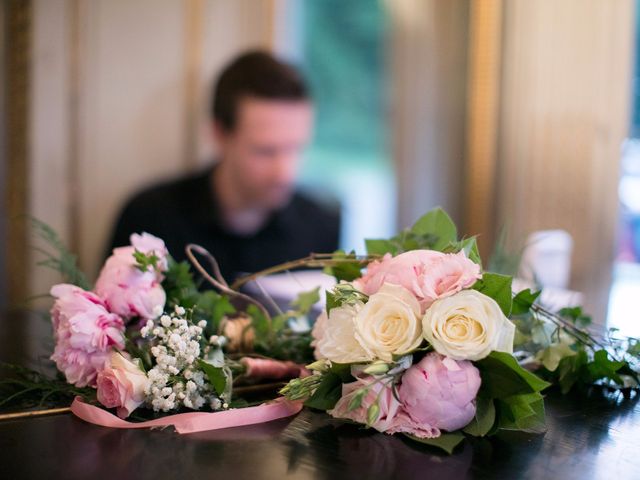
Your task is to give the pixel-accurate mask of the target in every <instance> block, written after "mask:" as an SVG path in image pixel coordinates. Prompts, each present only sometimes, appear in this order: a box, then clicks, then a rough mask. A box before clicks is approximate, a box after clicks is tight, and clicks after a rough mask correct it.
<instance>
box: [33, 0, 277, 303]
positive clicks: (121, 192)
mask: <svg viewBox="0 0 640 480" xmlns="http://www.w3.org/2000/svg"><path fill="white" fill-rule="evenodd" d="M33 7H34V8H33V56H32V60H31V61H32V65H31V67H32V84H31V98H32V103H31V112H30V113H31V120H30V122H31V125H30V133H31V139H30V145H31V152H30V166H31V168H30V172H31V176H30V178H29V183H30V199H29V200H30V211H31V214H32V215H34V216H36V217H37V218H39V219H41V220H43V221H45V222H47V223H49V224H51V225H52V226H53V227H55V228H56V230H57V231H58V232H60V234H61V236H62V237H63V239H64V240H65V241H66V242H67V243H68V244H69V245H70V246H71V247H72V248H73V249H74V251H77V252H79V255H80V264H81V266H82V267H83V268H84V270H85V271H86V272H87V273H88V274H89V275H90V277H93V276H95V274H96V273H97V269H98V268H99V264H100V262H101V260H102V255H103V253H104V249H105V247H106V241H107V237H108V235H109V231H110V229H111V227H112V224H113V222H114V220H115V217H116V215H117V212H118V210H119V208H120V207H121V206H122V203H123V202H124V200H125V199H126V198H127V197H128V196H129V195H131V194H132V193H133V192H134V191H135V190H136V189H137V188H139V187H140V186H143V185H145V184H148V183H150V182H153V181H155V180H158V179H160V178H163V177H166V176H169V175H173V174H176V173H178V172H181V171H185V170H188V169H190V168H194V167H195V166H197V164H199V163H201V162H202V161H203V159H204V158H206V156H207V154H208V153H209V150H208V149H207V141H208V139H207V138H206V134H205V133H204V130H205V128H204V126H203V125H202V123H203V119H204V118H205V113H206V102H207V100H208V94H207V93H206V92H207V91H208V85H209V82H210V80H211V78H212V75H213V74H214V73H215V72H216V71H217V70H218V69H219V68H220V67H221V66H222V65H223V64H224V63H225V62H226V61H227V60H228V59H229V58H230V57H231V56H232V55H233V54H234V53H237V52H238V51H239V50H241V49H243V48H247V47H252V46H268V45H269V44H270V41H271V23H272V22H271V13H272V8H273V5H272V3H271V2H270V1H265V2H256V1H254V0H234V1H229V0H136V1H129V0H91V1H84V0H34V2H33ZM56 280H57V278H56V276H55V275H54V274H49V273H47V272H44V271H43V270H42V269H34V270H33V271H32V275H31V283H32V286H31V290H32V292H34V293H42V292H45V291H46V290H47V289H48V286H49V285H51V283H52V282H54V281H56Z"/></svg>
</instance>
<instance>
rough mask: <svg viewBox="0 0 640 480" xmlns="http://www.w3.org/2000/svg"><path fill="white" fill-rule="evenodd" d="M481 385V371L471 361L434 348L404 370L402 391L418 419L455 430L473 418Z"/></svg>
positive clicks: (405, 401) (413, 416)
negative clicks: (446, 354) (446, 355)
mask: <svg viewBox="0 0 640 480" xmlns="http://www.w3.org/2000/svg"><path fill="white" fill-rule="evenodd" d="M479 388H480V373H479V372H478V369H477V368H476V367H474V366H473V364H472V363H471V362H469V361H466V360H465V361H456V360H452V359H450V358H447V357H444V356H442V355H440V354H438V353H435V352H432V353H429V354H427V355H426V356H425V357H424V358H423V359H422V360H421V361H420V362H419V363H417V364H415V365H413V366H412V367H410V368H409V369H408V370H407V371H406V372H405V373H404V375H403V376H402V385H400V388H399V390H398V395H399V397H400V400H401V401H402V404H403V405H404V408H405V410H406V411H407V413H408V414H409V415H410V416H411V418H412V419H413V420H414V421H415V422H417V423H419V424H426V425H433V426H434V427H436V428H438V429H442V430H447V431H454V430H458V429H460V428H463V427H465V426H466V425H467V424H468V423H469V422H470V421H471V420H472V419H473V417H474V415H475V413H476V405H475V398H476V395H477V394H478V389H479Z"/></svg>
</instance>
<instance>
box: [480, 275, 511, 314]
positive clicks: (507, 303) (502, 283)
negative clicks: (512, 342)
mask: <svg viewBox="0 0 640 480" xmlns="http://www.w3.org/2000/svg"><path fill="white" fill-rule="evenodd" d="M511 280H512V278H511V277H510V276H509V275H501V274H499V273H491V272H485V273H484V274H483V275H482V278H481V279H480V280H478V281H477V282H476V283H475V284H474V285H473V287H472V288H473V289H474V290H477V291H478V292H480V293H483V294H484V295H486V296H487V297H491V298H493V299H494V300H495V301H496V303H497V304H498V305H499V306H500V309H501V310H502V312H503V313H504V314H505V315H506V316H507V317H508V316H509V315H510V314H511V303H512V298H511Z"/></svg>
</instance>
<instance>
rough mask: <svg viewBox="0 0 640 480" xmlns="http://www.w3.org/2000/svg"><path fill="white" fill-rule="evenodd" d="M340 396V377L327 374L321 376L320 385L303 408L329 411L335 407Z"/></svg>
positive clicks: (330, 373) (331, 373)
mask: <svg viewBox="0 0 640 480" xmlns="http://www.w3.org/2000/svg"><path fill="white" fill-rule="evenodd" d="M341 396H342V380H341V379H340V376H339V375H337V374H335V373H333V372H327V373H325V374H323V375H322V380H321V381H320V385H318V388H316V390H315V392H313V395H311V396H310V397H309V398H308V399H307V400H306V401H305V402H304V404H305V406H307V407H311V408H317V409H318V410H330V409H332V408H333V407H335V405H336V403H338V400H340V397H341Z"/></svg>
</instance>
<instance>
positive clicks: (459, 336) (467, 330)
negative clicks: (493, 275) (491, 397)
mask: <svg viewBox="0 0 640 480" xmlns="http://www.w3.org/2000/svg"><path fill="white" fill-rule="evenodd" d="M422 327H423V329H424V338H425V339H426V340H427V341H428V342H429V343H431V345H433V348H434V349H435V350H436V352H438V353H440V354H442V355H446V356H447V357H450V358H453V359H454V360H480V359H482V358H484V357H486V356H487V355H489V354H490V353H491V352H492V351H494V350H495V351H498V352H507V353H512V352H513V336H514V334H515V329H516V327H515V325H514V324H513V323H511V322H510V321H509V319H508V318H507V317H505V316H504V314H503V313H502V310H501V309H500V307H499V306H498V304H497V303H496V302H495V300H493V299H492V298H490V297H487V296H486V295H484V294H482V293H480V292H478V291H476V290H463V291H462V292H459V293H457V294H455V295H453V296H451V297H448V298H443V299H440V300H436V301H435V302H434V303H433V305H431V307H430V308H429V309H427V312H426V313H425V315H424V318H423V319H422Z"/></svg>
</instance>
